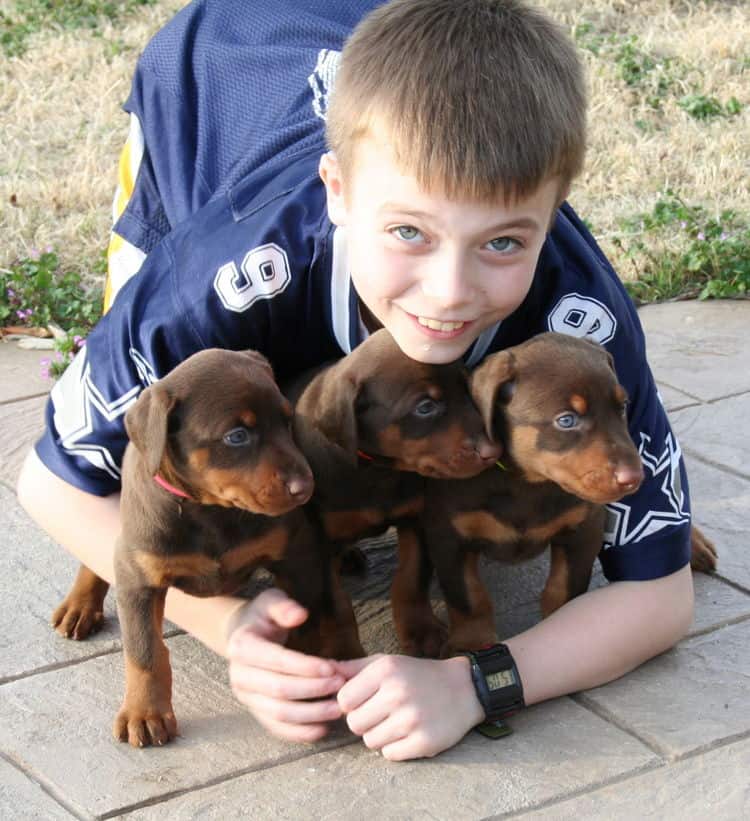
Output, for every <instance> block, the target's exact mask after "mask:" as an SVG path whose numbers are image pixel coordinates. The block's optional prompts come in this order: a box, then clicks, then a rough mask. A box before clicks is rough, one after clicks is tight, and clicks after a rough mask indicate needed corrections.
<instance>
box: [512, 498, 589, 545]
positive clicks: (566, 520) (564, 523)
mask: <svg viewBox="0 0 750 821" xmlns="http://www.w3.org/2000/svg"><path fill="white" fill-rule="evenodd" d="M589 510H590V508H589V507H588V506H587V505H576V507H572V508H570V509H569V510H566V511H565V513H561V514H560V515H559V516H555V518H554V519H551V520H550V521H548V522H544V523H543V524H539V525H537V526H535V527H529V528H526V530H525V531H524V532H523V535H524V537H526V538H527V539H531V540H532V541H535V542H546V541H549V540H550V539H551V538H552V537H553V536H554V535H555V534H556V533H559V532H560V531H561V530H564V529H565V528H568V527H577V526H578V525H579V524H581V522H582V521H583V520H584V519H585V518H586V517H587V516H588V515H589Z"/></svg>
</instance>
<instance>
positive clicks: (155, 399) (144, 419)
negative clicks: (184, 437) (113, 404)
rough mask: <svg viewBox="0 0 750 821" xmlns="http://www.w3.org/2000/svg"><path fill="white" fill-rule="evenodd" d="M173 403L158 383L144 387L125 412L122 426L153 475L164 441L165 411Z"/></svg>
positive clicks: (159, 459) (167, 416)
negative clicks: (123, 425) (135, 400)
mask: <svg viewBox="0 0 750 821" xmlns="http://www.w3.org/2000/svg"><path fill="white" fill-rule="evenodd" d="M176 404H177V400H176V399H175V398H174V397H173V396H170V394H169V391H168V390H167V389H166V387H165V386H164V385H162V384H160V383H158V382H157V383H156V384H155V385H151V387H149V388H146V390H144V391H143V392H142V393H141V395H140V396H139V397H138V401H137V402H136V403H135V404H134V405H132V406H131V408H130V409H129V410H128V412H127V413H126V414H125V430H126V431H127V434H128V436H129V437H130V441H131V442H132V443H133V445H135V447H136V448H137V450H138V451H139V453H140V454H141V456H142V457H143V460H144V461H145V463H146V466H147V467H148V470H149V473H150V474H151V475H152V476H153V475H154V474H156V473H157V471H158V470H159V465H160V464H161V459H162V456H163V455H164V447H165V445H166V443H167V424H168V421H169V413H170V411H171V410H172V409H173V408H174V406H175V405H176Z"/></svg>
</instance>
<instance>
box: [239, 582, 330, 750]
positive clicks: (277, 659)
mask: <svg viewBox="0 0 750 821" xmlns="http://www.w3.org/2000/svg"><path fill="white" fill-rule="evenodd" d="M306 618H307V611H306V610H305V608H304V607H302V606H301V605H299V604H297V602H295V601H293V600H292V599H290V598H289V597H288V596H287V595H286V594H285V593H283V592H282V591H281V590H276V589H271V590H264V591H263V592H262V593H260V594H259V595H258V596H256V598H254V599H253V600H252V601H250V602H248V603H247V604H245V605H243V606H242V607H241V608H240V609H239V610H237V611H236V612H235V613H234V614H233V616H232V619H231V623H230V635H229V642H228V646H227V656H228V658H229V679H230V682H231V685H232V691H233V692H234V694H235V696H236V697H237V698H238V699H239V701H240V702H242V703H243V704H244V705H246V706H247V707H248V708H249V710H250V712H251V713H252V714H253V715H254V716H255V718H256V719H257V720H258V721H259V722H260V723H261V724H262V725H263V726H264V727H265V728H266V729H267V730H268V731H269V732H270V733H272V734H273V735H275V736H278V737H279V738H285V739H288V740H290V741H316V740H317V739H319V738H322V737H323V736H324V735H325V734H326V732H327V731H328V727H327V722H329V721H333V720H335V719H337V718H340V717H341V715H342V713H341V708H340V707H339V705H338V703H337V702H336V699H335V698H327V699H326V698H323V697H325V696H330V695H332V694H334V693H336V692H337V691H338V689H339V688H340V687H341V685H342V684H343V683H344V681H345V679H344V676H343V675H341V674H340V673H337V671H336V668H335V666H334V663H332V662H329V661H325V660H324V659H319V658H315V657H314V656H307V655H304V654H303V653H298V652H296V651H294V650H289V649H287V648H285V647H283V646H281V645H282V642H283V641H284V640H285V639H286V636H287V634H288V632H289V630H290V629H291V628H293V627H297V626H299V625H300V624H302V623H303V622H304V621H305V619H306ZM305 699H321V700H319V701H305Z"/></svg>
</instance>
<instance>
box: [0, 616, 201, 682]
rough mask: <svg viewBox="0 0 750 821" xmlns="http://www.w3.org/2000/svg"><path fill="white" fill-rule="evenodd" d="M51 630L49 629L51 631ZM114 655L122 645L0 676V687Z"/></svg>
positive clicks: (174, 634) (177, 631) (172, 635)
mask: <svg viewBox="0 0 750 821" xmlns="http://www.w3.org/2000/svg"><path fill="white" fill-rule="evenodd" d="M51 629H52V628H50V630H51ZM184 635H186V632H185V631H184V630H181V629H179V628H177V627H175V628H173V629H172V630H167V631H166V632H165V633H164V638H165V639H173V638H176V637H177V636H184ZM61 641H68V639H62V637H61ZM116 653H122V645H121V644H120V645H119V646H117V647H110V648H109V649H107V650H99V651H96V652H93V653H91V654H89V655H86V656H81V657H80V658H77V659H66V660H65V661H54V662H52V663H51V664H44V665H42V666H41V667H35V668H34V669H33V670H26V671H24V672H23V673H15V674H13V675H10V676H0V687H2V686H3V685H4V684H12V683H13V682H15V681H23V680H24V679H27V678H33V677H34V676H40V675H44V674H45V673H54V672H55V671H57V670H64V669H65V668H67V667H76V666H77V665H79V664H85V663H86V662H87V661H92V660H93V659H98V658H104V657H105V656H113V655H115V654H116Z"/></svg>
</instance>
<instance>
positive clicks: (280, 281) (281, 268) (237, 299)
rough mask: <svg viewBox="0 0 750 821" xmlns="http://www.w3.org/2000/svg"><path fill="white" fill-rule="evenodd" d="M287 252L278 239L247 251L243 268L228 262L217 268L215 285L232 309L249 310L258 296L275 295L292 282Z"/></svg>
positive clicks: (221, 297)
mask: <svg viewBox="0 0 750 821" xmlns="http://www.w3.org/2000/svg"><path fill="white" fill-rule="evenodd" d="M291 280H292V277H291V274H290V273H289V260H288V259H287V255H286V252H285V251H284V250H283V249H282V248H279V246H278V245H276V243H274V242H270V243H268V244H267V245H260V246H258V247H257V248H253V249H252V251H248V252H247V253H246V254H245V257H244V259H243V260H242V264H241V265H240V268H239V270H238V269H237V266H236V265H235V263H234V262H227V263H226V264H225V265H222V266H221V268H219V270H218V271H217V272H216V277H215V278H214V288H215V289H216V293H217V294H218V295H219V299H221V302H222V304H223V305H224V307H225V308H226V309H227V310H229V311H236V312H238V313H241V312H242V311H246V310H247V309H248V308H249V307H250V306H251V305H252V304H253V303H254V302H255V301H256V300H258V299H271V297H274V296H276V294H280V293H281V292H282V291H283V290H284V288H286V286H287V285H289V283H290V282H291Z"/></svg>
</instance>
